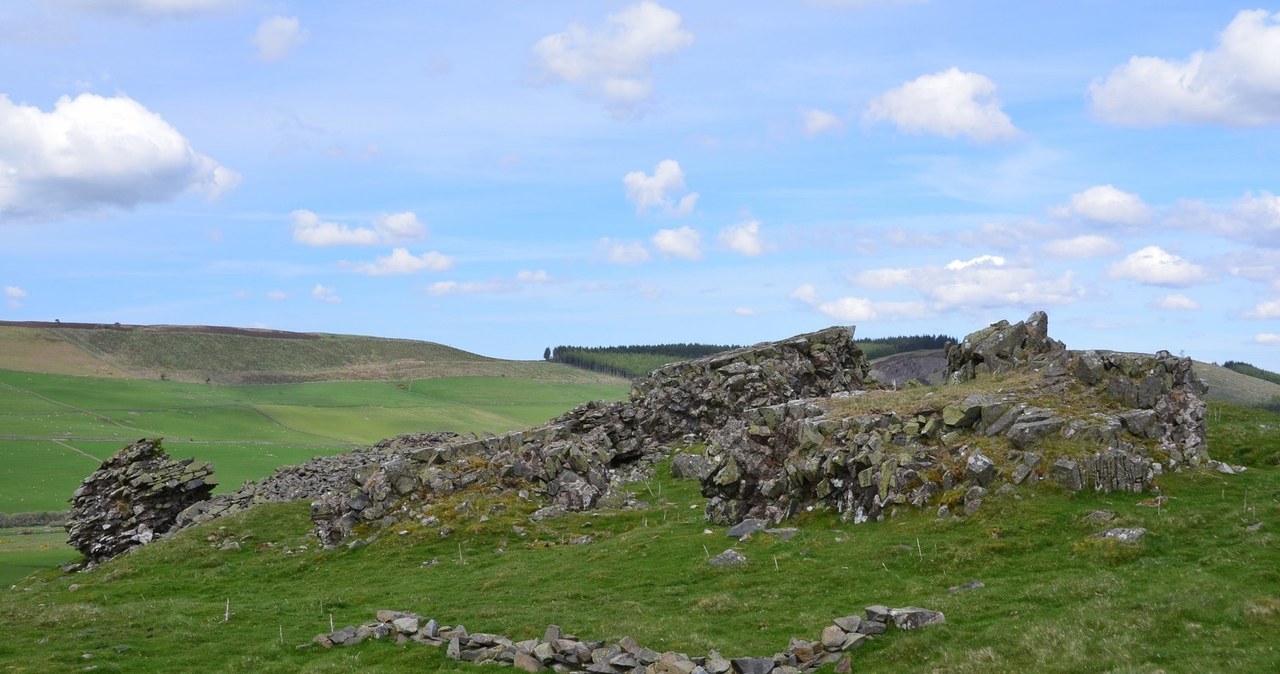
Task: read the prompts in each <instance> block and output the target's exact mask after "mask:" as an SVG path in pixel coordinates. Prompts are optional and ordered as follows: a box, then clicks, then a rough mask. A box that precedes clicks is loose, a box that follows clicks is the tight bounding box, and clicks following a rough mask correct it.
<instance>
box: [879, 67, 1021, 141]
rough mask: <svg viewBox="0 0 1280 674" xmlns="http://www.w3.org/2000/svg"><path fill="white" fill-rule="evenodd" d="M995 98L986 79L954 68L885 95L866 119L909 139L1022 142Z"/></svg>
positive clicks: (919, 79) (1017, 131) (925, 77)
mask: <svg viewBox="0 0 1280 674" xmlns="http://www.w3.org/2000/svg"><path fill="white" fill-rule="evenodd" d="M995 93H996V85H995V83H994V82H992V81H991V80H990V79H988V78H987V77H986V76H984V75H979V74H977V73H966V72H962V71H960V70H959V69H957V68H951V69H949V70H944V71H942V72H939V73H934V74H932V75H921V76H920V77H917V78H916V79H914V80H912V81H910V82H907V83H906V84H903V85H902V86H900V87H898V88H897V89H891V90H889V91H887V92H885V93H884V94H881V95H880V96H878V97H876V98H875V99H873V100H872V101H871V105H870V106H869V107H868V109H867V112H866V114H865V116H864V119H865V120H866V121H868V122H872V123H874V122H890V123H892V124H893V125H894V126H896V127H898V129H899V130H901V131H904V132H906V133H912V134H918V133H928V134H935V135H939V136H945V137H947V138H955V137H957V136H966V137H968V138H969V139H970V140H973V141H975V142H978V143H988V142H991V141H997V140H1012V139H1014V138H1017V137H1018V136H1020V135H1021V132H1020V131H1019V130H1018V129H1017V128H1016V127H1014V125H1013V122H1011V121H1010V120H1009V116H1008V115H1006V114H1005V113H1004V111H1003V110H1001V109H1000V101H999V100H998V99H997V98H996V97H995Z"/></svg>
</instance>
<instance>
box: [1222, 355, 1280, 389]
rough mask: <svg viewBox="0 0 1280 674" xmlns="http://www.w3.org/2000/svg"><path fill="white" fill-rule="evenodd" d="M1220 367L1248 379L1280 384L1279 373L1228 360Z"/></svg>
mask: <svg viewBox="0 0 1280 674" xmlns="http://www.w3.org/2000/svg"><path fill="white" fill-rule="evenodd" d="M1222 367H1225V368H1227V369H1228V370H1234V371H1236V372H1239V373H1240V374H1247V375H1249V376H1250V377H1257V378H1258V379H1261V380H1263V381H1269V382H1271V383H1272V384H1280V373H1277V372H1272V371H1271V370H1264V369H1262V368H1260V367H1257V366H1255V365H1250V364H1249V363H1242V362H1240V361H1238V360H1229V361H1227V362H1225V363H1223V364H1222Z"/></svg>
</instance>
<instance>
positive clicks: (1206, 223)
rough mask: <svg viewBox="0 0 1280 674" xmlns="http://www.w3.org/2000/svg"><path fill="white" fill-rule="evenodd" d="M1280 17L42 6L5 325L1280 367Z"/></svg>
mask: <svg viewBox="0 0 1280 674" xmlns="http://www.w3.org/2000/svg"><path fill="white" fill-rule="evenodd" d="M1278 129H1280V6H1272V7H1259V6H1256V5H1234V4H1228V3H1223V2H1203V1H1196V2H1191V1H1186V2H1183V1H1176V0H1174V1H1169V0H1162V1H1160V2H1154V1H1153V2H1143V1H1132V2H1122V3H1120V2H1103V1H1081V2H1063V3H1027V2H995V1H992V2H964V1H958V0H933V1H932V2H924V1H912V2H895V1H892V0H879V1H877V0H810V1H804V0H793V1H789V2H779V1H777V0H768V1H765V0H761V1H755V2H753V1H744V0H699V1H698V2H675V1H674V0H671V1H668V2H662V3H657V2H644V1H642V2H605V1H601V0H596V1H594V2H587V1H578V2H568V1H566V2H558V1H553V0H546V1H539V2H528V1H524V2H517V1H514V0H510V1H498V2H485V3H480V2H468V3H459V2H419V1H392V0H388V1H383V2H377V3H350V2H336V1H334V2H330V1H313V2H305V3H304V2H300V1H291V0H270V1H268V0H32V1H29V2H23V3H5V4H4V6H3V8H0V287H2V288H3V297H0V319H3V320H54V319H59V320H62V321H89V322H116V321H119V322H123V323H142V324H157V323H167V324H215V325H238V326H261V327H271V328H279V329H287V330H303V331H325V332H342V333H356V334H370V335H379V336H389V337H408V338H415V339H426V340H432V341H437V342H443V343H446V344H450V345H453V346H458V347H460V348H464V349H468V350H472V351H476V352H479V353H483V354H486V355H492V356H499V357H506V358H539V357H541V354H542V350H543V348H545V347H547V346H554V345H558V344H586V345H602V344H622V343H651V342H668V341H699V342H716V343H730V342H731V343H752V342H757V341H762V340H768V339H777V338H782V337H786V336H789V335H792V334H796V333H799V332H804V331H808V330H813V329H818V328H821V327H825V326H827V325H832V324H856V325H857V326H858V334H859V335H860V336H884V335H892V334H916V333H939V332H944V333H950V334H955V335H963V334H965V333H967V332H969V331H972V330H974V329H977V328H979V327H982V326H984V325H986V324H988V323H990V322H992V321H995V320H998V319H1001V318H1009V319H1012V320H1017V319H1021V318H1023V317H1025V316H1026V315H1027V314H1029V313H1030V312H1031V311H1034V310H1037V309H1043V310H1045V311H1048V312H1049V315H1050V320H1051V331H1052V334H1053V335H1054V336H1056V337H1057V338H1059V339H1062V340H1064V341H1066V342H1067V344H1068V346H1070V347H1073V348H1114V349H1124V350H1137V351H1154V350H1158V349H1168V350H1170V351H1173V352H1174V353H1180V352H1184V353H1185V354H1186V355H1191V356H1194V357H1196V358H1199V359H1202V360H1210V361H1219V362H1220V361H1223V360H1227V359H1235V360H1245V361H1248V362H1252V363H1254V364H1256V365H1259V366H1262V367H1267V368H1269V369H1273V370H1280V196H1277V195H1278V194H1280V133H1278Z"/></svg>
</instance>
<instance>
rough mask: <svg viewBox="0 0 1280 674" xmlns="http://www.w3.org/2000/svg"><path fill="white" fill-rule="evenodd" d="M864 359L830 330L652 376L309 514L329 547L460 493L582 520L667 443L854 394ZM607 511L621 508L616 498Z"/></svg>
mask: <svg viewBox="0 0 1280 674" xmlns="http://www.w3.org/2000/svg"><path fill="white" fill-rule="evenodd" d="M866 372H867V361H866V358H865V357H864V356H863V354H862V351H861V350H860V349H858V347H857V346H856V345H855V344H854V342H853V330H852V329H851V328H843V327H833V328H828V329H826V330H821V331H818V332H814V333H810V334H805V335H799V336H796V337H792V338H791V339H787V340H783V341H780V342H770V343H765V344H759V345H756V346H753V347H747V348H742V349H734V350H731V351H726V352H723V353H719V354H715V355H711V356H707V357H705V358H699V359H697V360H691V361H686V362H681V363H673V364H671V365H667V366H665V367H662V368H659V369H658V370H655V371H654V372H652V373H651V374H650V375H649V376H647V377H645V378H643V379H641V380H640V381H638V382H636V384H635V385H634V386H633V388H632V390H631V394H630V397H629V400H627V401H625V402H618V403H603V402H594V403H586V404H584V405H579V406H578V407H576V408H574V409H573V410H571V411H569V412H567V413H566V414H564V415H561V416H560V417H558V418H556V419H553V420H552V421H550V422H548V423H547V424H544V425H542V426H538V427H536V428H531V429H527V430H523V431H515V432H512V433H507V434H504V435H499V436H495V437H488V438H483V439H464V440H459V441H455V442H452V443H434V442H427V443H421V444H420V445H419V446H417V447H415V448H413V449H410V450H409V451H408V452H406V453H405V454H403V455H402V456H399V457H396V458H394V459H392V460H390V461H388V462H387V463H386V464H385V465H383V466H382V467H380V468H378V469H376V470H373V471H357V472H356V473H354V474H352V475H351V482H350V484H349V485H347V487H346V488H345V489H343V490H335V491H333V492H330V493H329V494H326V495H325V496H324V497H323V498H321V499H318V500H317V501H315V502H314V503H313V504H312V519H313V520H314V521H315V523H316V531H317V533H318V534H319V536H320V539H321V540H322V541H323V542H324V543H325V544H327V545H333V544H336V543H338V542H340V541H342V540H344V539H345V538H347V537H348V536H349V535H350V534H351V532H352V531H353V530H354V529H355V528H356V527H357V526H359V525H367V526H381V525H388V524H391V523H393V522H395V521H397V520H399V519H401V518H403V517H407V516H410V515H412V514H413V513H414V510H415V507H416V506H420V505H421V504H423V503H424V502H429V501H430V500H432V499H434V498H438V497H440V496H445V495H448V494H452V493H455V492H458V491H462V490H464V489H472V490H476V489H480V490H488V491H502V490H515V489H529V488H532V490H534V491H536V492H539V493H541V494H542V495H544V496H545V497H546V498H547V499H548V500H549V501H550V502H551V503H552V504H553V505H555V506H559V507H560V508H563V509H565V510H587V509H590V508H593V507H595V506H596V504H597V503H598V502H600V500H601V499H602V498H603V497H606V496H610V495H613V496H617V495H620V494H621V493H622V490H621V489H620V488H621V487H622V485H624V484H626V483H628V482H633V481H635V480H636V479H638V478H639V477H642V476H643V475H645V474H646V473H645V471H646V470H647V469H648V467H649V466H651V465H652V464H653V463H654V462H656V461H658V460H660V459H663V458H666V457H667V456H668V455H669V454H670V452H671V449H670V448H671V446H672V445H673V444H675V443H680V442H686V441H691V440H694V439H698V438H705V437H707V436H708V435H709V434H710V433H711V432H712V431H714V430H715V429H718V428H720V427H722V426H724V425H725V424H727V423H730V422H731V420H732V419H734V418H737V417H739V416H741V415H742V414H743V413H744V412H745V411H746V410H748V409H753V408H756V407H760V406H762V405H775V404H781V403H785V402H786V401H788V400H794V399H796V398H801V397H829V396H831V395H833V394H836V393H840V392H847V391H850V390H858V389H860V388H861V387H862V385H863V384H862V382H863V379H864V377H865V376H866ZM613 503H614V504H624V503H625V500H624V501H621V502H620V501H618V500H616V499H615V500H614V501H613Z"/></svg>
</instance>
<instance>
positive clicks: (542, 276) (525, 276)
mask: <svg viewBox="0 0 1280 674" xmlns="http://www.w3.org/2000/svg"><path fill="white" fill-rule="evenodd" d="M516 281H517V282H519V283H550V282H551V275H550V274H548V273H547V270H545V269H539V270H537V271H531V270H528V269H521V270H520V271H519V272H518V273H517V274H516Z"/></svg>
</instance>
